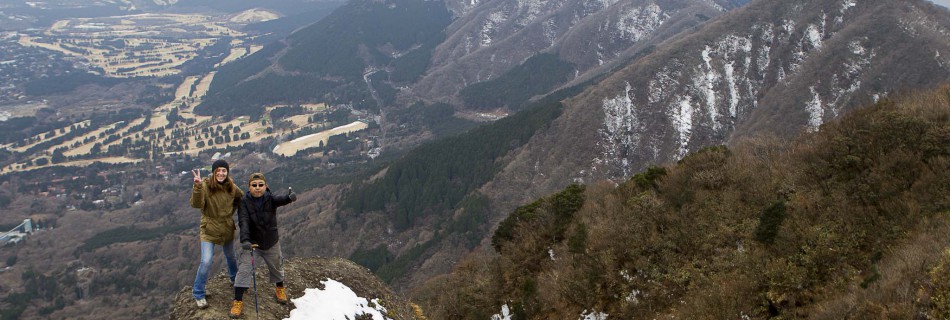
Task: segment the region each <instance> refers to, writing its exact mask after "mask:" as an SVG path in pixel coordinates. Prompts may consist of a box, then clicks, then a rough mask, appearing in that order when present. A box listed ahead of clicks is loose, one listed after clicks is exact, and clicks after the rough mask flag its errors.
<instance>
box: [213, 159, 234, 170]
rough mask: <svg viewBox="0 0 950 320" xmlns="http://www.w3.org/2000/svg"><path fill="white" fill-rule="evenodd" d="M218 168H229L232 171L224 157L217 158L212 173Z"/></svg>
mask: <svg viewBox="0 0 950 320" xmlns="http://www.w3.org/2000/svg"><path fill="white" fill-rule="evenodd" d="M218 168H225V169H228V172H231V167H230V166H228V162H227V161H224V159H218V160H215V161H214V163H213V164H211V172H212V173H213V172H215V171H218Z"/></svg>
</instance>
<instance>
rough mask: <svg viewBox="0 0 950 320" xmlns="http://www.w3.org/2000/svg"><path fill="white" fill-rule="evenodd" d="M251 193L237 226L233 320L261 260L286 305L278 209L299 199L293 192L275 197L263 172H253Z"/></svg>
mask: <svg viewBox="0 0 950 320" xmlns="http://www.w3.org/2000/svg"><path fill="white" fill-rule="evenodd" d="M248 180H249V181H248V192H247V194H246V196H245V197H244V198H243V199H241V203H240V204H239V205H238V224H239V225H240V226H241V248H243V249H244V250H242V251H241V255H240V258H239V259H238V260H239V261H240V265H239V266H238V273H237V277H236V278H235V280H234V303H233V304H232V305H231V312H230V316H231V318H239V317H241V313H242V311H241V310H242V309H243V305H244V302H243V297H244V293H245V292H247V288H248V287H250V285H251V280H252V278H251V277H253V276H254V270H253V268H252V266H251V259H254V258H255V256H256V257H257V258H261V259H263V260H264V262H265V263H266V264H267V269H268V271H269V273H270V282H271V283H274V284H275V287H276V289H275V293H276V296H277V302H279V303H281V304H286V303H287V293H286V292H285V290H284V266H283V260H284V257H283V254H282V253H281V251H280V242H278V240H279V237H278V235H277V207H280V206H284V205H287V204H289V203H291V202H294V201H296V200H297V194H295V193H294V192H293V191H292V190H291V191H289V192H288V193H287V195H286V196H275V195H273V194H271V192H270V188H268V187H267V181H266V180H265V179H264V174H263V173H252V174H251V178H250V179H248Z"/></svg>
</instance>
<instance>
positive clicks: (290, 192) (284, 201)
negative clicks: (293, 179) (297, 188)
mask: <svg viewBox="0 0 950 320" xmlns="http://www.w3.org/2000/svg"><path fill="white" fill-rule="evenodd" d="M294 201H297V194H296V193H294V189H293V188H287V195H286V196H274V206H277V207H280V206H286V205H288V204H290V203H291V202H294Z"/></svg>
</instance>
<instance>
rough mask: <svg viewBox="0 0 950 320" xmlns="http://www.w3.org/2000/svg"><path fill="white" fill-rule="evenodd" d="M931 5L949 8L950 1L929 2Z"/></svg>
mask: <svg viewBox="0 0 950 320" xmlns="http://www.w3.org/2000/svg"><path fill="white" fill-rule="evenodd" d="M930 1H932V2H933V3H936V4H939V5H941V6H944V7H948V8H950V0H930Z"/></svg>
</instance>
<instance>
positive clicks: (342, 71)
mask: <svg viewBox="0 0 950 320" xmlns="http://www.w3.org/2000/svg"><path fill="white" fill-rule="evenodd" d="M450 18H451V16H450V15H449V12H448V10H447V9H446V8H445V3H443V2H441V1H418V0H397V1H391V3H389V2H376V1H351V2H348V3H346V4H345V5H343V6H341V7H340V8H338V9H336V10H335V11H334V12H333V13H332V14H330V15H329V16H327V17H326V18H324V19H321V20H320V21H318V22H317V23H314V24H312V25H310V26H307V27H305V28H303V29H300V30H298V31H297V32H294V33H293V34H292V35H290V36H289V37H288V38H287V39H284V40H282V41H279V42H274V43H272V44H270V45H268V46H266V47H265V48H264V49H263V50H261V51H259V52H257V53H255V54H254V55H252V56H250V57H248V58H247V59H244V61H241V62H240V63H235V64H231V65H228V66H225V67H222V68H221V70H220V71H219V72H218V74H217V75H216V76H215V79H214V81H213V82H212V84H211V88H210V90H209V93H208V98H207V99H206V101H204V102H203V103H202V104H201V105H199V106H198V107H197V108H196V112H198V113H200V114H208V115H228V116H234V115H251V116H254V117H256V116H260V115H261V112H262V111H263V110H262V108H261V106H262V105H268V104H273V103H300V102H306V101H311V102H326V103H348V104H349V103H351V104H353V105H354V106H355V107H357V108H359V109H374V110H375V109H377V108H379V107H380V105H379V104H381V102H378V101H376V100H375V98H374V97H373V96H372V90H373V89H372V88H370V87H369V84H368V83H364V81H365V80H364V74H365V75H366V76H369V75H371V74H373V73H374V72H381V74H382V75H385V76H382V77H376V78H374V79H377V80H382V81H375V82H374V83H373V84H372V85H373V86H377V87H379V88H378V89H376V90H380V91H383V90H386V91H393V90H394V89H393V87H394V86H395V85H393V84H391V83H390V81H394V82H402V81H412V80H414V79H416V78H417V77H418V76H419V75H420V74H422V73H423V72H424V71H425V69H426V67H427V66H428V60H429V57H430V56H431V51H432V50H433V49H434V48H435V46H436V45H437V44H438V43H439V42H440V41H441V40H442V39H443V38H444V34H443V33H442V29H443V28H444V27H445V26H446V25H448V23H449V22H450ZM390 74H392V77H390V76H389V75H390ZM390 78H392V79H391V80H390ZM392 95H394V93H391V94H388V95H387V96H392ZM385 101H387V102H392V98H389V99H386V100H385Z"/></svg>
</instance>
